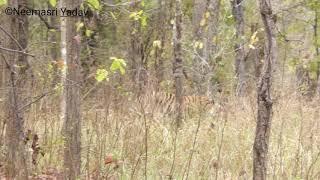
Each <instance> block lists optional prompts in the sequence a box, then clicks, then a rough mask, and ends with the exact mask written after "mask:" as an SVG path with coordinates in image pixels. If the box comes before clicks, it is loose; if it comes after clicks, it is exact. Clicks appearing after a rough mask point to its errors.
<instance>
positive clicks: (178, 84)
mask: <svg viewBox="0 0 320 180" xmlns="http://www.w3.org/2000/svg"><path fill="white" fill-rule="evenodd" d="M175 8H176V12H175V23H174V26H173V51H174V61H173V77H174V81H175V90H176V93H175V94H176V108H177V112H178V113H177V118H176V125H177V127H179V126H180V125H181V121H182V103H183V99H182V93H183V60H182V44H181V38H182V10H181V0H176V1H175Z"/></svg>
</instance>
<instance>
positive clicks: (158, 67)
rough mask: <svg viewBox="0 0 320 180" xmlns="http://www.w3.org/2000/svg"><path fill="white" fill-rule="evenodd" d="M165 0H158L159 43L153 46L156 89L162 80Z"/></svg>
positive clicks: (165, 15)
mask: <svg viewBox="0 0 320 180" xmlns="http://www.w3.org/2000/svg"><path fill="white" fill-rule="evenodd" d="M167 3H168V2H167V1H164V0H158V4H159V12H158V17H157V19H158V23H157V27H158V29H159V33H158V39H157V40H158V41H160V44H159V45H158V46H157V47H155V48H156V51H155V72H156V78H157V89H159V87H160V83H161V82H162V81H163V80H164V60H165V59H164V50H165V49H164V47H165V44H166V35H167V34H166V31H167V27H168V21H169V19H168V13H167V10H166V8H167V7H168V5H167Z"/></svg>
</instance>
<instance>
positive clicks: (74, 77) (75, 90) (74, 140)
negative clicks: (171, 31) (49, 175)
mask: <svg viewBox="0 0 320 180" xmlns="http://www.w3.org/2000/svg"><path fill="white" fill-rule="evenodd" d="M80 3H81V1H80V0H63V1H61V6H62V7H66V8H67V9H74V8H79V5H80ZM79 20H80V19H79V18H78V17H63V18H61V56H62V59H63V61H64V62H65V66H66V67H65V68H66V74H64V75H63V76H64V77H63V78H64V79H63V84H64V89H63V96H64V97H63V100H62V113H63V136H64V140H65V142H64V173H65V178H66V179H78V178H79V177H80V166H81V155H80V150H81V142H80V139H81V131H80V127H81V114H80V105H81V100H80V82H81V75H80V67H81V62H80V47H81V46H80V44H81V42H80V35H79V34H77V32H76V23H77V22H78V21H79Z"/></svg>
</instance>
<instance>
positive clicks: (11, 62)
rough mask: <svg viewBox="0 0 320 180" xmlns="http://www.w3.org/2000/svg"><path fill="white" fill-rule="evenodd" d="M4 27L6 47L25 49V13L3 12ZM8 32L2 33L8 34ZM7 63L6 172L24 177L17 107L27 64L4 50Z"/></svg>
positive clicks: (15, 3) (23, 4)
mask: <svg viewBox="0 0 320 180" xmlns="http://www.w3.org/2000/svg"><path fill="white" fill-rule="evenodd" d="M27 2H28V1H27V0H20V1H17V0H10V1H8V6H9V7H14V8H18V7H19V8H25V7H26V5H27ZM7 18H8V19H7V23H8V26H7V29H6V30H5V31H6V32H7V33H8V34H10V36H11V37H10V38H7V39H8V41H6V42H7V43H8V44H6V45H7V47H8V48H9V49H13V50H18V51H23V52H24V51H26V49H27V46H28V18H27V16H7ZM8 34H7V35H6V36H8ZM3 58H4V61H5V65H6V67H7V71H6V72H7V76H6V77H7V78H8V80H7V81H6V82H8V87H9V91H8V96H7V97H8V98H7V101H6V117H8V118H7V120H6V121H7V127H6V146H7V155H6V158H7V159H6V175H7V176H8V177H9V178H10V179H28V168H27V161H26V158H27V157H26V151H25V144H24V115H23V110H21V109H19V108H20V107H21V106H23V104H24V99H25V97H24V93H25V92H23V89H25V88H26V85H27V84H26V82H27V74H28V70H29V64H28V61H27V55H26V54H23V53H19V54H18V53H14V52H10V53H7V54H6V56H3Z"/></svg>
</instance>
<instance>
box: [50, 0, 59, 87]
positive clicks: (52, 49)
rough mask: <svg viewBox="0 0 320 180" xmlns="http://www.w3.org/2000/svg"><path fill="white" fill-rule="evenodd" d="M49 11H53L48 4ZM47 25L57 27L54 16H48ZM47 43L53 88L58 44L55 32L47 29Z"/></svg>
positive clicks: (56, 70) (56, 77) (55, 77)
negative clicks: (51, 67)
mask: <svg viewBox="0 0 320 180" xmlns="http://www.w3.org/2000/svg"><path fill="white" fill-rule="evenodd" d="M48 7H49V9H55V7H52V6H51V5H50V3H48ZM48 18H49V23H50V25H51V26H52V27H54V28H57V27H58V23H59V22H58V17H56V16H49V17H48ZM48 41H49V43H50V44H49V46H50V48H49V57H50V58H51V62H52V66H53V72H52V74H53V76H52V85H53V86H55V85H56V84H57V83H58V77H59V76H58V67H57V63H58V56H59V44H58V42H59V41H58V33H57V30H56V29H54V30H52V29H48Z"/></svg>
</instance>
